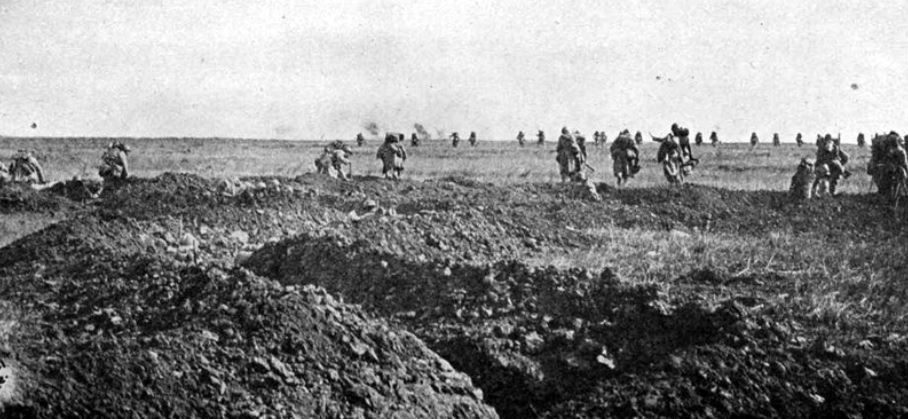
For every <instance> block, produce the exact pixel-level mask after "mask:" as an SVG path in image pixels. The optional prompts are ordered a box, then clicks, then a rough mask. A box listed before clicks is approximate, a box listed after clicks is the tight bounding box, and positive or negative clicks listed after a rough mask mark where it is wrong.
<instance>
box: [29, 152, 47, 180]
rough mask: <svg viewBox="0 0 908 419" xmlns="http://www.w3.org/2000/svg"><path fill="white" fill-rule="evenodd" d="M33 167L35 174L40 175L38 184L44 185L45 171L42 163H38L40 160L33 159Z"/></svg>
mask: <svg viewBox="0 0 908 419" xmlns="http://www.w3.org/2000/svg"><path fill="white" fill-rule="evenodd" d="M30 160H31V163H32V166H35V173H36V174H38V182H41V183H44V182H45V180H44V169H42V168H41V163H38V159H36V158H34V157H32V158H31V159H30Z"/></svg>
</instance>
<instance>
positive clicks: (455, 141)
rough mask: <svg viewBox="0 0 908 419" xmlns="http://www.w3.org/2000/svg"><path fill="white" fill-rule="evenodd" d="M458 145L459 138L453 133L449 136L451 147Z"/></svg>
mask: <svg viewBox="0 0 908 419" xmlns="http://www.w3.org/2000/svg"><path fill="white" fill-rule="evenodd" d="M458 144H460V136H459V135H457V133H456V132H455V133H453V134H451V146H453V147H457V145H458Z"/></svg>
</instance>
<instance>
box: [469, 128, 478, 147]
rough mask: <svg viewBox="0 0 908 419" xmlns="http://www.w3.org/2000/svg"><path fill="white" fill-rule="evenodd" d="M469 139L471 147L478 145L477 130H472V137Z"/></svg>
mask: <svg viewBox="0 0 908 419" xmlns="http://www.w3.org/2000/svg"><path fill="white" fill-rule="evenodd" d="M467 141H469V143H470V147H476V141H477V140H476V131H470V138H467Z"/></svg>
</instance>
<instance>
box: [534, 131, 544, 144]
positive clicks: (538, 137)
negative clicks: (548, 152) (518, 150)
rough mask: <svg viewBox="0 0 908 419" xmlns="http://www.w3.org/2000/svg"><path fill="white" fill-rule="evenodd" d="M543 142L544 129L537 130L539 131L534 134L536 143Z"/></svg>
mask: <svg viewBox="0 0 908 419" xmlns="http://www.w3.org/2000/svg"><path fill="white" fill-rule="evenodd" d="M543 144H545V131H543V130H539V133H537V134H536V145H543Z"/></svg>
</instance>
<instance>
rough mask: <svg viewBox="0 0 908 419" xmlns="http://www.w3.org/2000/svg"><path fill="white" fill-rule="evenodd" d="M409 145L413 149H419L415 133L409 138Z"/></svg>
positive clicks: (417, 137)
mask: <svg viewBox="0 0 908 419" xmlns="http://www.w3.org/2000/svg"><path fill="white" fill-rule="evenodd" d="M410 145H412V146H413V147H419V136H417V135H416V133H415V132H414V133H413V135H412V136H410Z"/></svg>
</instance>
